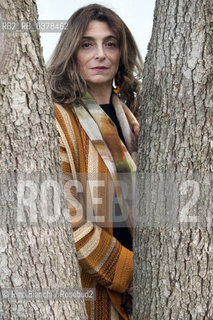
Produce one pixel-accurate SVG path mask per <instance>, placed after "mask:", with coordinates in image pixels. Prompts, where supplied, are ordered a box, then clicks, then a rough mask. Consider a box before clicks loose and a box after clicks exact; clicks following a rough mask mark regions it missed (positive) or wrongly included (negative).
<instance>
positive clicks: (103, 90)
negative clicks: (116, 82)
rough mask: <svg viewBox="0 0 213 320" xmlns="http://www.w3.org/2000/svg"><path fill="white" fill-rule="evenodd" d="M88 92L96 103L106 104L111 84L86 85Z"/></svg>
mask: <svg viewBox="0 0 213 320" xmlns="http://www.w3.org/2000/svg"><path fill="white" fill-rule="evenodd" d="M88 92H89V93H90V94H91V95H92V96H93V98H94V99H95V101H96V102H97V103H98V104H108V103H110V97H111V93H112V86H111V85H110V86H103V85H100V86H97V85H96V86H88Z"/></svg>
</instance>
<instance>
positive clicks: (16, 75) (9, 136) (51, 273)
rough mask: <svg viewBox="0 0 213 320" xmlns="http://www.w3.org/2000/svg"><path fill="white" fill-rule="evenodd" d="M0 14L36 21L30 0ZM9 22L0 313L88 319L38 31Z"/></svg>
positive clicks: (2, 110)
mask: <svg viewBox="0 0 213 320" xmlns="http://www.w3.org/2000/svg"><path fill="white" fill-rule="evenodd" d="M0 20H1V23H2V20H6V21H15V22H17V21H20V20H23V21H25V22H27V21H35V20H37V9H36V4H35V1H33V0H25V1H24V0H17V1H15V2H14V1H12V0H1V1H0ZM1 27H2V25H1ZM11 28H12V30H13V28H14V24H11V25H9V24H8V25H7V26H6V29H5V32H2V31H1V32H0V40H1V47H0V140H1V149H0V174H1V177H0V286H1V289H2V290H1V292H0V318H1V319H5V320H8V319H10V320H11V319H39V320H40V319H75V320H76V319H79V320H82V319H87V316H86V311H85V305H84V299H83V298H82V296H81V298H79V293H81V290H82V289H81V281H80V275H79V269H78V260H77V256H76V252H75V245H74V242H73V235H72V230H71V226H70V223H69V215H68V214H67V210H66V201H65V199H64V196H63V191H62V190H63V182H62V181H63V179H62V174H61V164H60V157H59V147H58V142H57V132H56V129H55V124H54V114H53V108H52V102H51V95H50V90H49V87H48V82H47V76H46V71H45V66H44V61H43V58H42V53H41V48H40V41H39V36H38V33H37V32H33V31H32V32H25V33H24V32H15V30H13V31H12V32H9V30H11ZM63 208H65V209H63ZM74 288H75V289H76V290H74V291H73V290H72V289H74ZM18 289H19V291H18ZM28 289H32V290H31V291H27V290H28ZM41 289H42V290H43V291H42V290H41ZM44 289H46V291H45V290H44ZM65 289H66V290H68V291H67V292H66V294H68V298H66V297H65V291H64V290H65ZM36 294H37V295H36ZM76 295H77V296H76Z"/></svg>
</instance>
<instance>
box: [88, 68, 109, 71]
mask: <svg viewBox="0 0 213 320" xmlns="http://www.w3.org/2000/svg"><path fill="white" fill-rule="evenodd" d="M91 69H92V70H95V71H104V70H107V69H109V68H107V67H94V68H91Z"/></svg>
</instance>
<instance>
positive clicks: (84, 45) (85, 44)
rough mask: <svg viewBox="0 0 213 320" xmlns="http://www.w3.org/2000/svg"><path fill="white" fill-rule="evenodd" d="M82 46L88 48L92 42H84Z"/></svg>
mask: <svg viewBox="0 0 213 320" xmlns="http://www.w3.org/2000/svg"><path fill="white" fill-rule="evenodd" d="M82 47H83V48H85V49H87V48H90V47H92V43H91V42H84V43H83V44H82Z"/></svg>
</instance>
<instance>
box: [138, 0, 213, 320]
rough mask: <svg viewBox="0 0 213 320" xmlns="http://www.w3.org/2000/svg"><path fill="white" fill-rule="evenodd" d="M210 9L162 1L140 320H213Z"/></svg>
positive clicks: (148, 96) (142, 225)
mask: <svg viewBox="0 0 213 320" xmlns="http://www.w3.org/2000/svg"><path fill="white" fill-rule="evenodd" d="M212 25H213V3H212V1H209V0H202V1H201V0H186V1H180V0H174V1H169V0H157V1H156V7H155V14H154V26H153V33H152V38H151V40H150V43H149V46H148V54H147V57H146V61H145V69H144V79H143V94H142V105H141V111H140V115H141V123H140V128H141V129H140V136H139V154H138V179H137V188H136V190H138V194H137V196H136V197H137V200H138V201H137V204H136V217H135V221H136V227H135V239H134V253H135V254H134V265H135V266H137V268H135V273H134V283H135V286H134V297H135V298H134V319H135V320H137V319H138V320H145V319H146V320H148V319H150V320H158V319H159V320H164V319H165V320H177V319H178V320H180V319H183V320H191V319H193V320H194V319H197V320H203V319H205V320H210V319H213V291H212V285H213V273H212V267H213V255H212V249H213V243H212V211H213V205H212V204H213V201H212V200H213V199H212V185H213V183H212V182H213V181H212V171H213V152H212V146H213V89H212V88H213V38H212V35H213V34H212Z"/></svg>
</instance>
